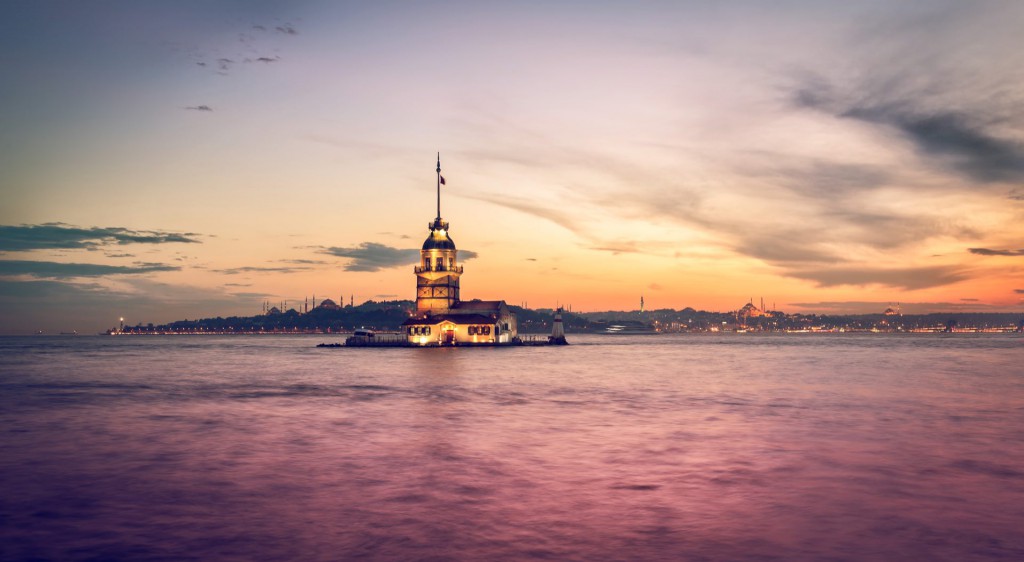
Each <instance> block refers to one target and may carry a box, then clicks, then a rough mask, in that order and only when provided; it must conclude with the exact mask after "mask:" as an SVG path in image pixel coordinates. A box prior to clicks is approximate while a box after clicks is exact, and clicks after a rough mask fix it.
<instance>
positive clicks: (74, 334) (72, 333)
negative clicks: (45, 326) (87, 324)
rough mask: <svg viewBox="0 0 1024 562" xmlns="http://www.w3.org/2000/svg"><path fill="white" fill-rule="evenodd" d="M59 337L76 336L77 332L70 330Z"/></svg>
mask: <svg viewBox="0 0 1024 562" xmlns="http://www.w3.org/2000/svg"><path fill="white" fill-rule="evenodd" d="M60 335H62V336H77V335H78V330H71V331H70V332H61V333H60Z"/></svg>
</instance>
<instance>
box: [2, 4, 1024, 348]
mask: <svg viewBox="0 0 1024 562" xmlns="http://www.w3.org/2000/svg"><path fill="white" fill-rule="evenodd" d="M1022 28H1024V4H1019V3H1010V2H996V1H979V2H971V3H962V2H955V1H929V2H901V3H898V4H892V3H886V2H858V3H838V2H836V3H822V2H810V1H787V2H781V3H772V4H771V5H768V4H765V3H760V2H730V3H716V2H671V3H666V2H640V3H631V4H619V3H611V2H586V3H584V2H564V3H557V4H554V5H550V4H546V3H528V4H516V5H509V4H505V3H496V2H477V3H464V2H437V3H429V4H419V3H416V4H409V3H392V2H375V3H372V4H365V3H355V2H353V3H327V2H323V3H321V2H303V3H298V4H295V5H276V4H273V3H272V4H265V3H260V4H257V5H255V6H249V5H239V4H237V3H227V2H180V3H174V4H167V3H162V2H154V1H136V2H112V3H103V4H101V5H100V4H90V3H88V2H70V1H65V2H45V3H37V2H8V3H5V4H3V5H2V6H0V83H2V84H3V87H2V88H0V101H2V107H3V109H0V146H2V150H0V190H2V197H3V202H4V204H3V205H2V206H0V310H3V312H2V313H0V333H7V334H10V333H31V332H34V331H36V330H45V331H47V332H51V333H52V332H58V331H71V330H78V331H79V332H83V333H88V332H97V331H101V330H104V329H106V328H110V327H111V326H115V325H117V323H118V319H119V318H120V317H124V318H125V323H126V324H128V325H135V324H136V323H138V322H142V323H148V322H153V323H158V324H159V323H164V322H170V321H173V320H179V319H185V318H205V317H214V316H229V315H253V314H257V313H259V312H260V310H261V308H262V306H263V303H264V302H265V301H270V302H271V303H279V302H281V301H288V302H289V303H299V304H301V303H302V301H303V299H305V298H307V297H310V296H312V295H314V294H315V295H317V296H318V298H331V299H332V300H334V299H337V298H338V297H339V296H341V295H345V297H349V296H350V295H352V296H354V298H355V301H356V303H359V302H362V301H365V300H368V299H374V300H393V299H413V298H415V286H414V283H413V282H411V280H412V279H413V275H412V273H411V272H412V267H413V265H414V264H415V263H416V261H417V258H418V250H419V245H420V243H421V242H422V240H423V238H424V236H425V235H426V234H427V231H428V230H427V224H428V223H429V222H430V221H431V220H432V219H433V218H434V214H435V191H434V189H435V174H434V160H435V157H436V153H437V152H438V151H440V153H441V164H442V167H443V175H444V177H445V178H446V180H447V181H446V185H445V186H443V187H442V188H441V189H442V202H441V212H442V216H443V218H444V219H445V220H447V221H449V222H450V223H451V236H452V238H453V239H454V240H455V241H456V243H457V245H458V248H459V259H460V261H461V263H462V264H463V265H464V266H465V275H464V277H463V285H462V289H461V290H462V298H463V299H467V300H468V299H473V298H480V299H493V298H503V299H505V300H507V301H508V302H509V303H510V304H521V303H524V302H525V303H529V305H530V306H531V307H533V308H542V307H543V308H553V307H555V306H557V304H559V303H561V304H565V303H572V305H573V307H574V308H575V309H576V310H578V311H599V310H632V309H636V308H638V307H639V303H640V297H641V295H643V298H644V301H645V304H644V308H645V309H647V310H653V309H659V308H673V309H681V308H684V307H688V306H689V307H693V308H696V309H702V310H712V311H728V310H736V309H737V308H739V307H741V306H742V305H743V304H744V303H746V302H747V301H748V300H749V299H755V300H756V299H760V298H762V297H763V298H764V299H765V300H766V301H767V302H769V303H775V306H776V307H777V308H778V309H780V310H784V311H786V312H789V313H796V312H808V313H814V312H817V313H834V314H842V313H860V312H881V311H882V310H884V309H885V308H886V307H887V306H889V304H890V303H895V302H900V303H901V306H902V309H903V310H904V311H905V312H907V313H927V312H938V311H953V312H959V311H982V312H984V311H991V312H1017V311H1020V312H1024V267H1022V263H1024V262H1022V260H1024V227H1022V226H1021V225H1022V224H1024V222H1022V219H1024V90H1021V88H1020V84H1024V39H1021V37H1020V33H1019V30H1020V29H1022Z"/></svg>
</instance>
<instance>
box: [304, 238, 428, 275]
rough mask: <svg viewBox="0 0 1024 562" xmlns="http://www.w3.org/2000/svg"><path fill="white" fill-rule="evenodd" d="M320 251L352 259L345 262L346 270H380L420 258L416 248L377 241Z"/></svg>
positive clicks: (416, 260) (409, 263)
mask: <svg viewBox="0 0 1024 562" xmlns="http://www.w3.org/2000/svg"><path fill="white" fill-rule="evenodd" d="M320 253H323V254H327V255H331V256H335V257H339V258H348V259H351V260H352V261H351V262H349V263H347V264H345V271H380V270H382V269H388V268H392V267H399V266H403V265H412V264H414V263H417V262H418V261H419V259H420V251H419V250H418V249H416V248H409V249H400V248H393V247H391V246H385V245H384V244H378V243H376V242H363V243H362V244H360V245H358V246H355V247H351V248H342V247H337V246H334V247H330V248H324V249H323V250H321V252H320Z"/></svg>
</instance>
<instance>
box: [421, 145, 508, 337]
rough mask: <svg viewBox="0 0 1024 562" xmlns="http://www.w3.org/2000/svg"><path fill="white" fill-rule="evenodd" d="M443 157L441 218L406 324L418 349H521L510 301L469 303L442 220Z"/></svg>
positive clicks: (427, 244)
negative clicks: (517, 345)
mask: <svg viewBox="0 0 1024 562" xmlns="http://www.w3.org/2000/svg"><path fill="white" fill-rule="evenodd" d="M444 183H445V180H444V177H442V176H441V155H440V154H438V157H437V216H436V217H435V218H434V221H433V222H432V223H429V224H428V225H427V228H428V229H429V230H430V233H429V234H428V235H427V239H426V240H425V241H424V242H423V248H422V249H421V250H420V263H419V264H418V265H417V266H416V267H415V268H413V273H415V274H416V312H415V314H414V315H413V316H412V317H411V318H409V319H408V320H406V321H405V322H404V323H403V324H402V329H403V330H404V331H405V336H406V338H407V341H408V343H409V344H412V345H495V344H512V343H518V332H517V328H516V316H515V314H514V313H513V312H511V311H510V310H509V308H508V305H507V304H505V301H481V300H471V301H463V300H462V299H461V297H460V290H459V279H460V277H461V276H462V271H463V269H462V266H461V265H459V259H458V257H459V251H458V249H456V247H455V242H454V241H453V240H452V238H451V235H450V234H449V229H448V226H449V225H448V222H447V221H445V220H444V219H442V218H441V185H442V184H444Z"/></svg>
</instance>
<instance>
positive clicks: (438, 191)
mask: <svg viewBox="0 0 1024 562" xmlns="http://www.w3.org/2000/svg"><path fill="white" fill-rule="evenodd" d="M443 181H444V180H442V179H441V153H440V152H438V153H437V220H438V221H440V220H441V182H443Z"/></svg>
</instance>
